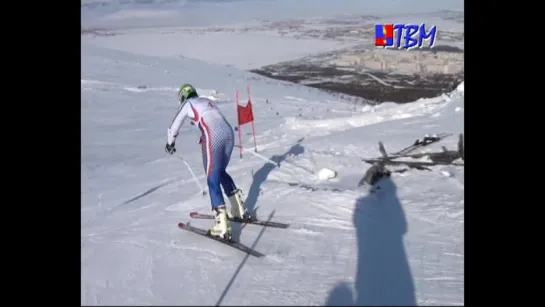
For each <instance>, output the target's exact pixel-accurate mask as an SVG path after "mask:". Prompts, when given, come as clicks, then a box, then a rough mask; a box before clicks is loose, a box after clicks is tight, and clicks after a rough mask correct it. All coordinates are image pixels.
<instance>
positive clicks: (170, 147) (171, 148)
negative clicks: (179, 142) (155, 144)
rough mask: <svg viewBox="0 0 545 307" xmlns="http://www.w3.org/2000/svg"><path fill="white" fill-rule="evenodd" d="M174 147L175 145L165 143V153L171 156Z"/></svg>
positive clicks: (174, 150) (174, 149)
mask: <svg viewBox="0 0 545 307" xmlns="http://www.w3.org/2000/svg"><path fill="white" fill-rule="evenodd" d="M175 146H176V145H175V144H174V143H172V144H169V143H167V145H166V146H165V151H166V152H167V153H169V154H173V153H175V152H176V148H175Z"/></svg>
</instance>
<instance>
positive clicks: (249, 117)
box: [235, 86, 257, 159]
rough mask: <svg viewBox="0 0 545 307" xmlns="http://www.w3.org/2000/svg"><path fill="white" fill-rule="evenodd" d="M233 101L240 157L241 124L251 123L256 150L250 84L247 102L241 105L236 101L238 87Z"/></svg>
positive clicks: (255, 149) (255, 148)
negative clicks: (236, 117)
mask: <svg viewBox="0 0 545 307" xmlns="http://www.w3.org/2000/svg"><path fill="white" fill-rule="evenodd" d="M235 103H236V105H237V116H238V129H237V130H238V143H239V147H240V158H241V159H242V148H243V147H242V135H241V131H240V128H241V126H242V125H245V124H247V123H252V135H253V138H254V151H255V152H257V144H256V141H255V126H254V121H255V120H254V110H253V108H252V98H251V96H250V86H248V104H247V105H246V106H245V107H243V106H241V105H240V104H239V103H238V89H235Z"/></svg>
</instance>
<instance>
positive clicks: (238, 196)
mask: <svg viewBox="0 0 545 307" xmlns="http://www.w3.org/2000/svg"><path fill="white" fill-rule="evenodd" d="M229 202H230V203H231V212H230V213H231V214H230V216H229V217H230V218H232V219H236V220H251V219H252V217H251V216H250V214H249V213H248V211H247V210H246V208H245V207H244V201H243V200H242V190H240V189H236V190H234V191H233V193H232V194H231V195H229Z"/></svg>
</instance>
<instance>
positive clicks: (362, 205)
mask: <svg viewBox="0 0 545 307" xmlns="http://www.w3.org/2000/svg"><path fill="white" fill-rule="evenodd" d="M377 185H378V186H380V190H378V192H377V193H370V194H368V195H367V196H365V197H362V198H359V199H357V200H356V204H355V208H354V215H353V222H354V226H355V228H356V236H357V242H358V268H357V272H356V287H355V289H356V293H355V305H357V306H362V305H367V306H369V305H371V306H377V305H383V306H384V305H390V306H394V305H404V306H415V305H416V297H415V287H414V282H413V277H412V275H411V269H410V267H409V261H408V259H407V254H406V253H405V247H404V245H403V236H404V235H405V234H406V233H407V231H408V227H407V220H406V218H405V213H404V212H403V207H402V205H401V202H400V201H399V199H398V197H397V187H396V185H395V183H394V182H393V181H392V180H391V179H390V178H384V179H381V180H380V181H379V182H378V183H377Z"/></svg>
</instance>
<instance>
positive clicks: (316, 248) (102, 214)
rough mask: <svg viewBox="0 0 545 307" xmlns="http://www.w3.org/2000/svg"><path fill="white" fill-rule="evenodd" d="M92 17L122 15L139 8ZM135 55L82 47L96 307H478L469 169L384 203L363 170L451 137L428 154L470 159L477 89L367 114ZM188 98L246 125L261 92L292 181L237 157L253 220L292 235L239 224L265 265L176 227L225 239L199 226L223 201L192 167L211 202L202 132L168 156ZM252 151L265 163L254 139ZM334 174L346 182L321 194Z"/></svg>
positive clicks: (87, 268)
mask: <svg viewBox="0 0 545 307" xmlns="http://www.w3.org/2000/svg"><path fill="white" fill-rule="evenodd" d="M84 2H85V1H84ZM92 2H93V3H95V5H97V6H98V8H99V9H104V10H106V9H107V8H108V7H109V5H113V4H112V3H117V2H119V3H121V4H118V5H125V4H126V3H130V2H131V1H117V2H116V1H92ZM100 2H102V3H105V2H108V3H107V4H106V5H102V6H101V5H100V4H97V3H100ZM164 2H165V3H170V2H171V1H164ZM186 2H187V3H189V4H188V5H190V4H191V5H197V4H195V3H197V2H195V1H186ZM204 2H213V1H204ZM234 2H236V1H234ZM390 2H392V3H393V2H395V1H390ZM398 2H399V3H401V2H402V1H398ZM417 2H422V1H417ZM437 2H440V1H437ZM87 3H89V2H87ZM192 3H193V4H192ZM388 3H389V2H388ZM83 6H84V5H83V4H82V10H83V9H84V8H83ZM86 9H88V8H86ZM165 16H166V15H165ZM149 33H151V32H149V30H146V31H143V36H142V37H146V38H149V37H151V36H150V34H149ZM146 35H147V36H146ZM134 39H138V37H137V36H134ZM249 40H250V38H249ZM120 46H121V48H116V47H115V46H105V45H101V44H96V42H91V41H89V40H85V39H84V38H83V37H82V55H81V56H82V57H81V61H82V63H81V71H82V73H81V91H82V93H81V121H82V126H81V133H82V145H81V146H82V157H81V169H82V172H81V181H82V186H81V225H82V226H81V227H82V228H81V303H82V304H84V305H352V304H356V305H415V304H418V305H463V303H464V169H463V167H454V166H436V167H432V171H419V170H408V171H407V172H404V173H394V174H393V175H392V178H391V180H384V181H382V182H381V183H380V185H381V189H380V190H379V191H378V192H377V193H369V192H368V191H367V190H366V189H362V188H357V184H358V182H359V180H360V179H361V178H362V176H363V174H364V173H365V171H366V170H367V169H368V168H369V165H368V164H365V163H364V162H362V161H361V157H368V158H372V157H378V156H380V153H379V151H378V141H382V142H383V143H384V145H385V147H386V150H388V151H392V152H393V151H397V150H399V149H402V148H403V147H406V146H408V145H409V144H410V143H412V142H414V140H415V139H417V138H422V137H423V136H424V135H425V134H438V133H442V132H450V133H453V134H454V136H452V137H449V138H446V139H445V140H444V141H442V142H440V143H439V144H437V145H436V146H435V145H432V146H430V147H431V148H427V149H426V150H441V146H446V147H447V148H448V149H454V148H455V147H456V143H457V137H456V135H457V134H458V133H461V132H463V129H464V127H463V124H464V111H463V110H464V85H463V83H462V84H460V86H458V88H457V89H456V90H455V91H453V92H452V93H448V94H444V95H442V96H440V97H436V98H433V99H420V100H418V101H415V102H413V103H408V104H402V105H397V104H393V103H384V104H381V105H378V106H354V104H352V103H349V102H345V101H342V100H339V98H338V96H337V95H333V94H327V93H325V92H323V91H320V90H317V89H312V88H307V87H304V86H301V85H295V84H290V83H287V82H280V81H275V80H269V79H265V78H262V77H256V75H254V74H251V73H248V72H244V71H241V70H238V69H236V68H233V67H225V66H219V65H215V64H211V63H207V62H204V61H201V60H196V59H189V58H174V57H165V56H167V55H166V54H142V52H139V51H138V50H131V48H129V47H127V45H123V44H121V43H120ZM157 47H158V48H159V49H160V47H161V46H160V45H159V46H157ZM183 82H190V83H192V84H194V85H195V86H196V87H197V89H198V91H199V92H200V93H201V94H203V95H205V96H209V97H212V98H213V99H215V100H216V101H217V102H218V104H219V106H220V107H221V108H222V111H223V112H224V113H225V114H226V116H227V117H228V120H229V121H230V122H231V123H235V122H236V110H235V103H234V101H233V92H234V89H235V88H238V89H239V90H240V91H241V100H242V101H245V100H246V94H245V93H246V91H245V89H246V86H247V85H250V86H251V90H252V98H253V103H254V112H255V118H256V122H255V128H256V141H257V145H258V153H259V154H261V155H263V156H265V157H267V158H269V159H271V160H273V161H275V162H279V163H280V167H277V166H275V165H273V164H271V163H267V162H265V161H264V160H263V159H259V158H258V157H256V156H254V155H252V154H250V153H246V154H245V155H244V157H243V158H242V159H240V158H239V154H238V149H235V151H234V152H233V155H232V156H231V163H230V165H229V168H228V172H229V173H230V174H231V175H232V176H233V178H234V180H235V182H236V184H237V185H238V186H239V187H240V188H241V189H242V190H243V191H244V194H245V202H246V206H247V207H248V209H249V210H255V213H256V215H257V216H258V217H259V218H260V219H263V220H266V219H267V218H268V217H269V215H270V214H271V213H273V212H274V215H273V217H272V220H273V221H279V222H284V223H290V224H291V225H290V227H289V228H287V229H277V228H265V229H264V228H263V227H260V226H255V225H245V226H240V225H238V224H234V232H235V238H236V239H238V240H239V241H241V242H242V243H244V244H246V245H248V246H253V247H254V248H255V249H256V250H258V251H260V252H262V253H264V254H266V256H265V257H263V258H255V257H248V256H247V255H245V254H244V253H242V252H240V251H238V250H236V249H233V248H231V247H228V246H225V245H223V244H220V243H217V242H214V241H213V240H209V239H206V238H203V237H200V236H197V235H195V234H192V233H189V232H185V231H182V230H180V229H178V228H177V226H176V225H177V223H178V222H188V221H191V223H192V224H193V225H194V226H198V227H202V228H208V227H210V226H211V224H212V221H211V220H191V219H190V218H189V216H188V213H189V212H191V211H199V212H204V213H209V212H210V201H209V198H208V196H205V197H203V196H202V195H200V194H199V188H198V185H197V184H196V183H195V182H194V180H193V179H192V176H191V174H190V173H189V172H188V170H187V168H186V167H185V165H184V164H183V163H182V162H181V161H180V159H178V158H177V157H176V156H181V157H183V158H184V159H185V160H186V161H188V163H189V165H190V166H191V167H192V169H193V171H194V172H195V174H196V175H197V176H198V179H199V180H200V184H201V185H202V186H204V187H206V180H205V175H204V170H203V166H202V158H201V151H200V146H199V145H198V144H197V140H198V138H199V132H198V129H195V128H194V127H191V126H190V125H188V124H186V126H184V127H183V128H182V130H181V132H180V134H179V137H178V140H177V142H176V145H177V146H176V147H177V150H178V151H177V153H176V154H175V156H170V155H167V154H166V153H165V152H164V146H165V142H166V130H167V127H168V125H169V124H170V122H171V120H172V118H173V116H174V114H175V112H176V110H177V107H178V105H177V102H176V97H175V95H176V89H177V87H178V86H179V85H180V84H181V83H183ZM242 135H243V144H244V146H245V147H248V150H253V148H252V145H253V143H252V142H253V141H252V138H251V127H249V126H244V127H242ZM322 168H329V169H332V170H335V172H336V177H335V178H332V179H330V180H327V181H321V180H320V178H318V173H319V170H320V169H322ZM446 174H448V176H447V175H446Z"/></svg>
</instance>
